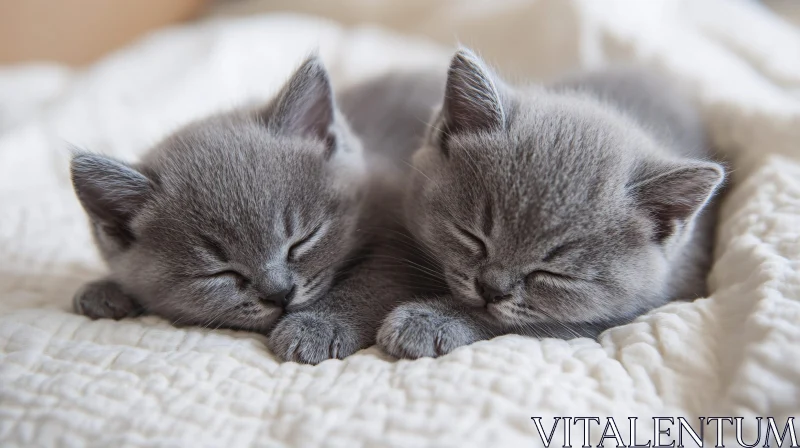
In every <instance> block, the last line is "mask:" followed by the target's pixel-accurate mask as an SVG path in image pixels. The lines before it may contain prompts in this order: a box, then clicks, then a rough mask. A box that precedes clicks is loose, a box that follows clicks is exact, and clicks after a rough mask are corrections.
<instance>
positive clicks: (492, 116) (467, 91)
mask: <svg viewBox="0 0 800 448" xmlns="http://www.w3.org/2000/svg"><path fill="white" fill-rule="evenodd" d="M499 82H500V81H499V80H497V79H496V77H495V75H494V73H492V72H491V70H489V68H488V67H486V65H485V64H484V63H483V61H482V60H481V59H480V58H479V57H478V56H477V55H476V54H475V53H473V52H472V51H470V50H469V49H467V48H460V49H459V50H458V51H457V52H456V54H455V56H453V60H452V61H451V62H450V69H449V70H448V72H447V85H446V87H445V97H444V105H443V106H442V115H443V117H442V118H443V120H444V124H445V126H446V131H448V132H455V133H457V132H460V131H464V130H469V131H487V130H493V129H500V128H502V127H503V126H505V121H506V118H505V111H504V110H503V105H502V101H501V98H500V92H499V91H498V84H499Z"/></svg>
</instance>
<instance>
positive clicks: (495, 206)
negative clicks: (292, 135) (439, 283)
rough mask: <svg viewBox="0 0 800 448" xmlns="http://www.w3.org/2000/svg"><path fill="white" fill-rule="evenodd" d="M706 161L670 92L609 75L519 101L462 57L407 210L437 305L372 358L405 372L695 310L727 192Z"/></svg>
mask: <svg viewBox="0 0 800 448" xmlns="http://www.w3.org/2000/svg"><path fill="white" fill-rule="evenodd" d="M709 158H710V153H709V147H708V143H707V141H706V137H705V134H704V132H703V127H702V123H701V120H700V119H699V117H698V116H697V114H696V112H695V111H694V109H693V108H692V106H691V104H690V103H689V101H688V100H687V99H686V98H685V97H684V96H682V94H681V92H679V91H678V89H676V88H675V86H673V85H672V84H671V83H670V82H669V81H667V80H664V79H660V78H656V77H654V76H653V75H651V74H648V73H645V72H640V71H637V70H626V69H620V70H611V71H604V72H596V73H587V74H581V75H576V76H572V77H569V78H567V79H565V80H563V81H561V82H559V83H557V84H554V85H551V86H548V87H532V88H525V89H516V88H512V87H510V86H508V85H507V84H505V83H504V82H503V81H502V80H501V79H500V78H499V77H497V76H496V75H495V74H494V73H493V72H492V71H491V70H490V69H489V68H487V67H486V65H485V64H484V63H483V62H482V61H481V60H480V59H479V58H478V57H477V56H476V55H475V54H473V53H472V52H471V51H469V50H466V49H462V50H460V51H458V52H457V53H456V55H455V57H454V58H453V60H452V64H451V67H450V70H449V73H448V79H447V86H446V91H445V96H444V102H443V104H442V107H441V111H440V113H439V114H438V115H437V116H436V118H435V119H434V121H433V125H432V126H431V131H430V133H429V135H428V137H427V139H426V142H425V144H424V145H423V146H422V148H421V149H419V151H418V152H417V153H416V154H415V155H414V157H413V165H414V167H415V170H414V171H412V172H411V173H410V176H411V177H410V179H409V185H408V191H407V196H406V200H405V211H406V220H407V223H408V226H409V230H410V232H411V233H412V234H413V236H414V238H415V239H416V240H417V241H418V242H419V243H420V245H421V250H422V251H424V253H425V254H427V255H426V259H427V261H428V262H429V264H428V265H427V266H426V267H425V269H426V270H431V271H434V270H435V271H439V272H440V273H441V274H440V275H441V276H442V278H443V279H444V280H445V281H446V283H447V285H448V289H449V291H448V293H446V294H437V293H427V294H423V295H421V296H420V297H419V298H418V299H417V300H415V301H412V302H408V303H404V304H402V305H400V306H399V307H397V308H396V309H395V310H394V311H393V312H392V313H391V314H390V315H389V316H388V317H387V318H386V320H385V322H384V324H383V325H382V327H381V329H380V331H379V333H378V338H377V340H378V343H379V345H380V346H381V347H382V348H383V349H384V350H386V351H388V352H389V353H391V354H392V355H395V356H398V357H407V358H417V357H423V356H438V355H442V354H445V353H448V352H450V351H451V350H453V349H454V348H456V347H458V346H461V345H465V344H469V343H471V342H474V341H477V340H481V339H487V338H491V337H493V336H496V335H500V334H506V333H519V334H525V335H532V336H538V337H548V336H552V337H561V338H571V337H576V336H590V337H595V336H597V335H598V334H599V333H600V332H601V331H602V330H604V329H606V328H608V327H610V326H613V325H617V324H619V323H623V322H627V321H629V320H631V319H632V318H634V317H636V316H638V315H640V314H642V313H644V312H646V311H648V310H650V309H652V308H654V307H657V306H659V305H662V304H664V303H665V302H667V301H668V300H672V299H694V298H697V297H701V296H703V295H704V294H705V292H706V288H705V277H706V274H707V271H708V269H709V265H710V257H711V245H712V241H713V211H712V210H710V209H711V207H709V206H708V203H709V201H710V200H711V199H712V197H713V195H714V193H715V192H716V190H717V188H718V187H719V185H720V184H721V183H722V181H723V177H724V171H723V168H722V167H721V166H720V165H719V164H717V163H713V162H711V161H709Z"/></svg>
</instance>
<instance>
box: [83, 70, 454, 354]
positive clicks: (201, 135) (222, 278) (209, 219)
mask: <svg viewBox="0 0 800 448" xmlns="http://www.w3.org/2000/svg"><path fill="white" fill-rule="evenodd" d="M415 80H416V76H412V75H408V76H400V75H398V76H392V75H390V76H386V77H381V78H376V79H374V80H371V81H369V82H366V83H363V84H361V85H357V86H354V87H353V88H351V89H348V90H347V91H345V92H344V93H343V94H342V95H341V96H340V98H339V102H340V104H341V105H342V108H343V110H344V111H345V113H346V114H347V116H348V118H349V119H350V120H347V119H345V118H344V117H343V116H342V114H341V113H340V112H339V108H338V107H337V105H336V102H334V100H333V95H332V89H331V85H330V82H329V77H328V75H327V73H326V71H325V69H324V67H323V66H322V64H321V62H320V61H318V60H317V59H316V58H310V59H309V60H307V61H306V62H305V63H304V64H303V66H302V67H300V69H299V70H298V71H297V72H296V73H295V74H294V75H293V77H292V78H291V80H290V81H289V82H288V83H287V85H286V86H285V87H284V88H283V90H282V91H281V92H280V93H279V94H278V95H277V97H276V98H275V99H274V100H273V101H272V102H270V103H269V104H268V105H267V106H265V107H263V108H261V109H258V110H241V111H236V112H232V113H228V114H222V115H218V116H215V117H211V118H208V119H205V120H201V121H198V122H196V123H193V124H190V125H188V126H186V127H185V128H183V129H181V130H179V131H177V132H176V133H175V134H173V135H172V136H171V137H169V138H167V139H166V140H165V141H163V142H162V143H161V144H159V145H158V146H157V147H155V148H154V149H153V150H152V151H150V152H149V153H148V154H147V155H146V156H145V157H144V158H143V160H142V161H141V163H139V164H136V165H130V164H125V163H122V162H119V161H116V160H113V159H111V158H108V157H104V156H100V155H96V154H86V153H82V154H77V155H76V156H75V157H74V158H73V161H72V178H73V184H74V188H75V191H76V193H77V196H78V198H79V199H80V201H81V204H82V205H83V207H84V209H85V210H86V212H87V213H88V215H89V217H90V221H91V224H92V230H93V233H94V237H95V241H96V243H97V246H98V247H99V249H100V252H101V254H102V256H103V258H104V259H105V261H106V263H107V264H108V267H109V271H110V273H109V275H108V277H107V278H104V279H102V280H99V281H95V282H91V283H89V284H87V285H85V286H84V287H83V288H82V289H81V290H80V291H79V292H78V293H77V294H76V295H75V298H74V306H75V309H76V311H77V312H79V313H82V314H85V315H87V316H89V317H92V318H102V317H108V318H114V319H120V318H123V317H126V316H133V315H137V314H139V313H141V312H143V311H146V312H148V313H152V314H156V315H160V316H162V317H165V318H167V319H169V320H171V321H172V322H173V323H175V324H182V325H183V324H186V325H202V326H207V327H213V328H216V327H226V328H234V329H241V330H250V331H256V332H262V333H263V332H270V331H271V332H270V336H269V339H268V344H269V346H270V348H271V349H272V351H273V352H274V353H275V354H276V355H277V356H278V357H279V358H281V359H283V360H289V361H297V362H304V363H312V364H316V363H318V362H321V361H324V360H326V359H329V358H343V357H345V356H347V355H350V354H352V353H354V352H355V351H357V350H359V349H361V348H364V347H367V346H370V345H372V344H374V339H375V333H376V330H377V327H378V325H379V324H380V322H381V321H382V319H383V318H384V317H385V315H386V314H387V313H388V312H389V311H390V310H391V309H392V307H393V305H394V304H395V303H396V301H397V300H399V299H400V298H402V297H405V296H406V295H405V294H404V293H405V292H407V291H408V290H407V289H401V288H399V287H397V286H396V285H395V283H396V282H398V281H402V279H404V278H406V277H408V275H405V274H402V273H403V272H404V269H405V267H404V266H405V265H404V264H403V261H405V260H411V259H412V258H411V257H413V256H414V255H413V253H411V252H410V251H408V250H406V249H407V248H408V247H409V246H408V245H407V244H404V245H403V244H401V245H397V244H393V243H392V241H393V240H394V238H393V237H388V238H387V237H386V236H384V235H392V234H393V232H397V231H396V230H393V229H395V228H397V226H398V223H400V221H401V220H402V214H401V213H400V211H401V205H402V192H403V186H404V184H402V183H401V182H402V179H404V177H405V176H404V175H403V174H402V173H403V172H405V171H407V170H408V169H409V165H408V163H409V162H410V155H411V153H412V152H413V151H414V150H415V149H416V147H418V146H419V142H420V141H421V139H422V137H423V136H424V131H425V128H426V125H425V123H426V121H427V118H428V117H429V115H430V113H431V111H432V108H433V106H434V105H435V102H436V101H437V100H436V99H437V98H439V97H440V96H441V95H442V92H443V83H439V82H433V83H427V84H426V83H420V82H416V81H415ZM439 84H442V85H439ZM348 122H352V123H353V125H352V127H351V125H350V124H349V123H348ZM353 129H355V130H356V131H357V132H358V134H360V135H362V136H363V140H364V142H365V143H366V144H367V147H368V148H370V150H369V151H365V150H362V143H361V139H359V138H357V137H356V136H355V135H354V133H353V131H352V130H353ZM403 162H405V163H403ZM366 163H368V164H369V170H368V171H367V170H366V169H365V164H366ZM395 246H399V247H395ZM390 265H391V269H389V267H390ZM387 271H391V272H388V273H387ZM395 273H396V274H397V275H395ZM420 284H421V285H423V284H424V282H420ZM428 289H429V290H430V288H428Z"/></svg>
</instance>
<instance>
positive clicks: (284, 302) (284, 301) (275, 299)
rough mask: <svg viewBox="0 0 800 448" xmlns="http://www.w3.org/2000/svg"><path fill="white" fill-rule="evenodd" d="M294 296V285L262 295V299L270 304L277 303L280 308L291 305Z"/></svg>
mask: <svg viewBox="0 0 800 448" xmlns="http://www.w3.org/2000/svg"><path fill="white" fill-rule="evenodd" d="M292 297H294V285H292V287H291V288H286V289H282V290H280V291H278V292H274V293H272V294H269V295H267V296H265V297H262V298H261V301H262V302H264V303H266V304H268V305H270V304H271V305H275V306H277V307H278V308H286V307H287V306H289V302H291V301H292Z"/></svg>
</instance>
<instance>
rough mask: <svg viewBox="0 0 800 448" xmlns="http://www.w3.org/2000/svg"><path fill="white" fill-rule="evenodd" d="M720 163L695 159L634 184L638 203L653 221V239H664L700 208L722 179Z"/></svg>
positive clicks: (660, 240)
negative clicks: (654, 227)
mask: <svg viewBox="0 0 800 448" xmlns="http://www.w3.org/2000/svg"><path fill="white" fill-rule="evenodd" d="M723 177H724V172H723V170H722V167H720V166H719V165H717V164H714V163H702V164H700V163H696V164H691V165H688V166H684V167H679V168H675V169H672V170H669V171H666V172H662V173H660V174H657V175H655V176H652V177H650V178H649V179H647V180H645V181H643V182H640V183H638V184H636V185H635V186H634V187H633V192H634V194H635V197H636V200H637V201H638V203H639V206H640V207H642V208H643V209H645V210H646V211H647V212H648V214H649V215H650V217H651V218H652V219H653V221H654V222H655V225H656V232H655V239H656V240H657V241H659V242H663V241H664V240H665V239H667V238H669V237H670V236H672V234H673V233H674V232H675V230H676V229H675V226H676V225H680V224H682V223H686V222H688V221H689V220H691V219H692V218H693V217H694V216H695V214H696V213H697V212H699V211H700V210H701V209H702V208H703V207H704V206H705V204H706V203H707V202H708V200H709V198H711V196H712V194H713V193H714V191H715V190H716V189H717V187H718V186H719V185H720V183H722V180H723Z"/></svg>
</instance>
